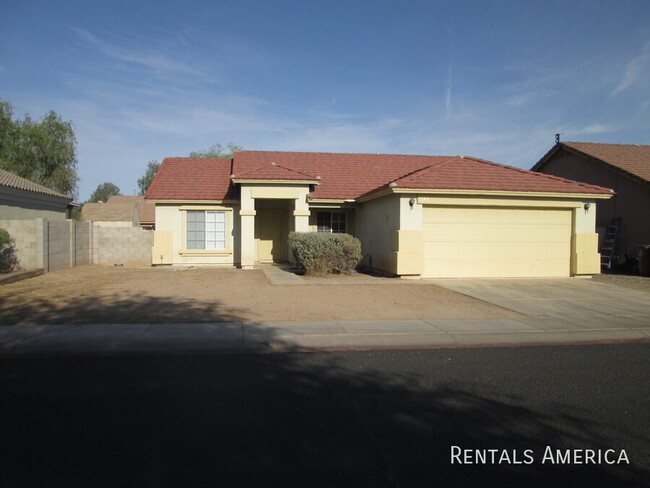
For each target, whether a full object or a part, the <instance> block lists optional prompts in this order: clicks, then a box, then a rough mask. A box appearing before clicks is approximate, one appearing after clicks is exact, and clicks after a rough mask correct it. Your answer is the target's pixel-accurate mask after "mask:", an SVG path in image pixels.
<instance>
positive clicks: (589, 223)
mask: <svg viewBox="0 0 650 488" xmlns="http://www.w3.org/2000/svg"><path fill="white" fill-rule="evenodd" d="M612 194H613V192H612V190H610V189H609V188H605V187H601V186H596V185H589V184H585V183H579V182H577V181H572V180H568V179H565V178H559V177H556V176H550V175H545V174H541V173H533V172H531V171H526V170H523V169H519V168H514V167H510V166H504V165H501V164H497V163H493V162H490V161H485V160H481V159H477V158H473V157H467V156H406V155H391V154H339V153H308V152H278V151H236V152H235V153H234V156H233V158H232V159H228V158H166V159H165V160H164V161H163V163H162V164H161V167H160V169H159V170H158V173H157V174H156V177H155V178H154V180H153V182H152V184H151V186H150V187H149V190H148V192H147V195H146V198H147V199H148V200H149V201H152V202H154V203H155V205H156V231H155V233H154V246H153V250H152V260H153V264H171V265H208V264H209V265H227V266H239V267H242V268H252V267H253V266H254V265H255V264H256V263H263V262H273V261H275V262H281V261H287V260H291V256H290V252H289V249H288V245H287V235H288V234H289V232H291V231H297V232H304V231H319V232H347V233H349V234H352V235H354V236H356V237H358V238H359V239H360V241H361V244H362V253H363V256H364V258H363V264H364V265H366V266H368V267H370V268H373V269H376V270H380V271H384V272H387V273H390V274H393V275H398V276H401V277H405V278H419V277H423V278H440V277H543V276H570V275H581V274H592V273H598V272H599V270H600V259H599V254H598V250H597V234H596V232H595V221H596V220H595V219H596V204H597V202H600V201H602V200H607V199H609V198H610V197H611V196H612Z"/></svg>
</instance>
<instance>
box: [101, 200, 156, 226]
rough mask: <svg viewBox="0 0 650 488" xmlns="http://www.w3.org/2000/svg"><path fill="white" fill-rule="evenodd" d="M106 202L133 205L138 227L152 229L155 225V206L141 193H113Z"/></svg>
mask: <svg viewBox="0 0 650 488" xmlns="http://www.w3.org/2000/svg"><path fill="white" fill-rule="evenodd" d="M106 203H108V204H122V205H135V210H136V212H137V214H138V221H139V222H140V227H142V228H143V229H154V228H155V227H156V206H155V205H154V204H153V203H151V202H147V201H146V200H145V198H144V196H142V195H135V196H125V195H113V196H112V197H110V198H109V199H108V202H106Z"/></svg>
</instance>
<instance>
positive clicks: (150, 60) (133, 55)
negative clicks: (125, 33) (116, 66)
mask: <svg viewBox="0 0 650 488" xmlns="http://www.w3.org/2000/svg"><path fill="white" fill-rule="evenodd" d="M70 29H71V30H73V31H74V32H75V33H77V35H79V37H81V38H82V39H83V40H85V41H86V42H88V43H89V44H91V45H92V46H94V47H96V48H97V49H99V50H100V51H101V52H103V53H104V55H106V56H108V57H110V58H113V59H117V60H120V61H126V62H127V63H132V64H135V65H139V66H142V67H145V68H148V69H150V70H152V71H155V72H157V73H176V74H185V75H199V74H200V72H199V71H197V70H196V69H194V68H192V67H191V66H188V65H187V64H185V63H180V62H177V61H174V60H172V59H169V58H168V57H167V56H166V55H164V54H162V53H160V52H157V51H154V50H151V49H148V50H145V51H141V52H138V51H134V50H129V49H124V48H121V47H118V46H114V45H112V44H109V43H108V42H105V41H103V40H101V39H100V38H98V37H97V36H96V35H94V34H92V33H91V32H89V31H87V30H85V29H82V28H79V27H71V28H70Z"/></svg>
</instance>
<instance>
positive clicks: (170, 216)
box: [152, 203, 240, 266]
mask: <svg viewBox="0 0 650 488" xmlns="http://www.w3.org/2000/svg"><path fill="white" fill-rule="evenodd" d="M187 210H225V211H226V250H225V251H212V250H187V249H185V248H186V243H185V235H186V234H185V218H186V214H187ZM238 213H239V207H238V206H236V205H218V204H214V205H206V204H189V203H188V204H187V205H181V204H161V203H157V204H156V230H155V231H153V232H154V245H153V247H152V263H153V264H174V265H199V264H201V265H215V266H234V265H236V264H239V260H240V258H239V256H240V255H239V233H240V230H239V229H240V227H239V217H238V215H237V216H236V214H238ZM161 256H162V259H161Z"/></svg>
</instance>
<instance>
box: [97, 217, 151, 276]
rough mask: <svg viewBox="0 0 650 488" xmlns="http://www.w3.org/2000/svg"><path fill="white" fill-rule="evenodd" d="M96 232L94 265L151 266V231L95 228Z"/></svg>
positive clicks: (130, 228) (137, 228) (133, 228)
mask: <svg viewBox="0 0 650 488" xmlns="http://www.w3.org/2000/svg"><path fill="white" fill-rule="evenodd" d="M95 229H96V231H97V255H96V256H95V259H94V262H95V264H101V265H103V266H113V265H115V264H124V265H141V266H148V265H150V264H151V248H152V246H153V231H152V230H145V229H141V228H139V227H97V226H96V227H95Z"/></svg>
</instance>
